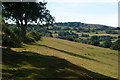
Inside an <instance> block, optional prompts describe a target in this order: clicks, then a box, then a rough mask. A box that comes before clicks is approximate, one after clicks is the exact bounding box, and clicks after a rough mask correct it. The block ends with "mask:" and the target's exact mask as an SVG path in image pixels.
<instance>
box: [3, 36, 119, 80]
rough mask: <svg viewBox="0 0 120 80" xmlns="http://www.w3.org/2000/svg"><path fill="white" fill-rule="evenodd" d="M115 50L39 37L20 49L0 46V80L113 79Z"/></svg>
mask: <svg viewBox="0 0 120 80" xmlns="http://www.w3.org/2000/svg"><path fill="white" fill-rule="evenodd" d="M117 57H118V54H117V51H115V50H110V49H107V48H100V47H96V46H91V45H87V44H81V43H76V42H72V41H67V40H61V39H55V38H49V37H43V38H42V41H38V42H36V43H30V44H24V46H23V47H21V48H11V49H8V48H3V80H7V79H11V80H30V79H33V80H40V79H42V78H52V79H53V78H54V79H56V78H64V79H70V78H84V79H89V78H110V79H114V78H117V77H118V76H117V74H118V72H117V70H118V68H117V60H118V59H117Z"/></svg>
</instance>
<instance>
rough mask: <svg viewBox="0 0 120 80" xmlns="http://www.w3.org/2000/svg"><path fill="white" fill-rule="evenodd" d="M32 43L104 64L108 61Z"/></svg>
mask: <svg viewBox="0 0 120 80" xmlns="http://www.w3.org/2000/svg"><path fill="white" fill-rule="evenodd" d="M30 45H37V46H43V47H47V48H50V49H53V50H56V51H60V52H63V53H66V54H69V55H72V56H75V57H79V58H83V59H87V60H92V61H96V62H99V63H102V64H107V63H104V62H101V61H98V60H96V59H92V58H89V57H86V56H82V55H78V54H75V53H72V52H68V51H64V50H60V49H57V48H53V47H50V46H46V45H41V44H36V43H31V44H30ZM107 65H110V64H107Z"/></svg>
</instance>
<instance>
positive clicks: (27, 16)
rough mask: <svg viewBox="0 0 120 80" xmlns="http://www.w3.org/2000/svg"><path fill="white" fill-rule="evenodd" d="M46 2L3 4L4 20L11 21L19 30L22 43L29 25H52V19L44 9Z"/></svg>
mask: <svg viewBox="0 0 120 80" xmlns="http://www.w3.org/2000/svg"><path fill="white" fill-rule="evenodd" d="M46 4H47V3H46V2H39V3H36V2H3V3H2V11H3V12H2V13H3V14H2V15H3V19H4V20H12V21H14V22H15V23H16V24H17V27H19V28H20V30H21V34H22V37H23V41H25V40H26V29H27V26H28V24H29V23H37V24H38V23H39V24H40V25H41V26H42V25H47V26H48V25H52V24H53V22H54V17H53V16H51V15H50V11H49V10H47V9H46Z"/></svg>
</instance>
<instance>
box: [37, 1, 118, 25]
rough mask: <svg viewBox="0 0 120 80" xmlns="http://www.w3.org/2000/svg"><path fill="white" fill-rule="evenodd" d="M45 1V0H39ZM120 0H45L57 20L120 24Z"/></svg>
mask: <svg viewBox="0 0 120 80" xmlns="http://www.w3.org/2000/svg"><path fill="white" fill-rule="evenodd" d="M39 1H43V0H39ZM118 1H119V0H45V2H47V5H46V7H47V9H49V10H50V13H51V15H53V16H54V17H55V19H56V22H82V23H89V24H102V25H108V26H113V27H117V26H118Z"/></svg>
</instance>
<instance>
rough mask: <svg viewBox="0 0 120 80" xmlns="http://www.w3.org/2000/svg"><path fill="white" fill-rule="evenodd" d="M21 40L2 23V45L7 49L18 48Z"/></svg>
mask: <svg viewBox="0 0 120 80" xmlns="http://www.w3.org/2000/svg"><path fill="white" fill-rule="evenodd" d="M20 43H21V39H20V37H19V36H18V35H16V34H15V33H14V31H13V30H11V29H10V28H9V27H7V25H6V24H5V23H4V22H3V23H2V45H3V46H7V47H8V46H9V47H17V46H20Z"/></svg>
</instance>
